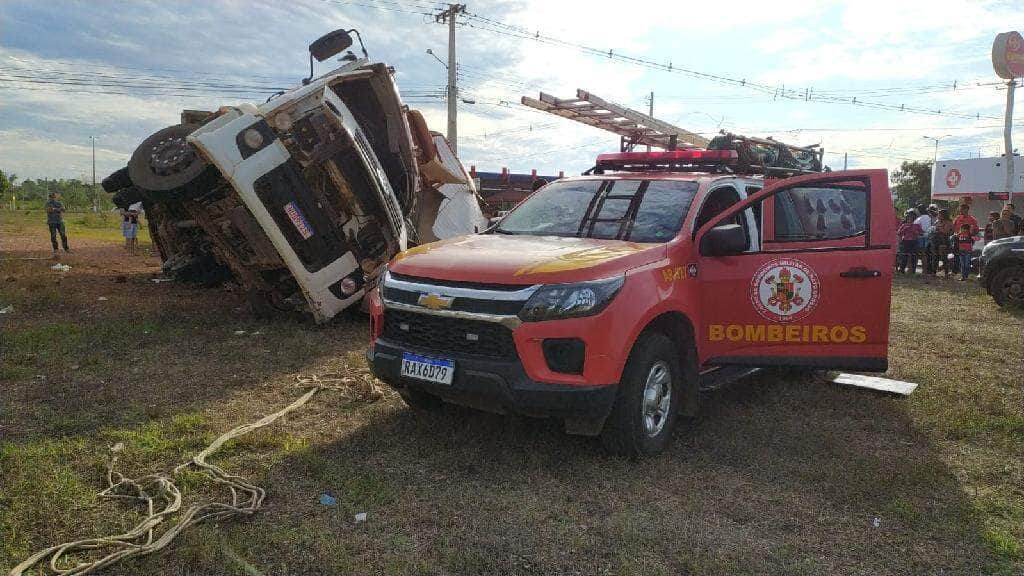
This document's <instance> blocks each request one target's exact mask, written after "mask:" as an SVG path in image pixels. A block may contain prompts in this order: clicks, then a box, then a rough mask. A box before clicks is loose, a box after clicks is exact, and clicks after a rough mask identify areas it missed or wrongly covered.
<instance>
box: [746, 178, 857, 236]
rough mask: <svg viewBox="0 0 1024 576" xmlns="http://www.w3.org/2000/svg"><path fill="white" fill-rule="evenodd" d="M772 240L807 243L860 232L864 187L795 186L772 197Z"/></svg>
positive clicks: (854, 234) (855, 234)
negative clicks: (773, 226) (773, 227)
mask: <svg viewBox="0 0 1024 576" xmlns="http://www.w3.org/2000/svg"><path fill="white" fill-rule="evenodd" d="M773 208H774V210H773V212H774V219H773V220H774V222H773V223H774V225H775V229H774V237H773V238H770V239H769V238H766V240H770V241H774V242H807V241H813V240H832V239H838V238H848V237H851V236H858V235H863V234H865V233H866V231H867V221H868V217H867V215H868V194H867V190H865V189H863V188H852V187H850V188H847V187H839V186H837V187H834V188H832V187H828V188H824V187H822V188H816V187H797V188H790V189H788V190H783V191H782V192H779V193H778V194H776V195H775V197H774V206H773Z"/></svg>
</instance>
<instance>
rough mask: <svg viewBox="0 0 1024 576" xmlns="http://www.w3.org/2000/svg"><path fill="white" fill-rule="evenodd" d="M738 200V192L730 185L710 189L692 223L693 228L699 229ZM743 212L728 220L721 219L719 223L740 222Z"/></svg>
mask: <svg viewBox="0 0 1024 576" xmlns="http://www.w3.org/2000/svg"><path fill="white" fill-rule="evenodd" d="M739 201H740V194H739V192H737V191H736V189H735V188H733V187H732V186H723V187H722V188H718V189H715V190H712V191H711V193H710V194H708V195H707V198H705V200H704V204H703V205H702V206H701V207H700V214H698V215H697V221H696V222H695V223H694V225H693V229H694V230H700V229H701V226H704V225H705V224H707V223H708V222H710V221H711V219H712V218H714V217H715V216H718V215H719V214H721V213H722V212H724V211H725V209H726V208H728V207H730V206H732V205H733V204H735V203H737V202H739ZM742 223H743V213H742V212H740V213H737V214H736V215H735V216H733V217H732V218H731V219H730V220H727V221H726V220H723V221H721V222H719V224H742Z"/></svg>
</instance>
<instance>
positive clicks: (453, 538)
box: [0, 248, 1024, 576]
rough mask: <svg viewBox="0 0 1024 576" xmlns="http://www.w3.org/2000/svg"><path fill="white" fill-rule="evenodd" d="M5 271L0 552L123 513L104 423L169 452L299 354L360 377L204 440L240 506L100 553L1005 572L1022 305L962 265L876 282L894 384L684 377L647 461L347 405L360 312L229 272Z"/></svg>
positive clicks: (119, 518)
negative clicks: (104, 496)
mask: <svg viewBox="0 0 1024 576" xmlns="http://www.w3.org/2000/svg"><path fill="white" fill-rule="evenodd" d="M112 250H116V248H112ZM7 270H12V269H11V268H5V271H7ZM13 270H14V272H13V273H14V274H15V275H16V276H18V279H17V281H16V282H13V283H3V282H0V302H14V303H15V306H16V310H18V314H15V315H13V316H10V317H0V322H2V323H4V324H0V339H2V340H0V343H2V348H0V355H2V356H0V359H2V362H0V390H2V391H3V394H4V397H3V401H2V402H0V573H2V572H4V571H6V570H8V569H9V568H10V567H12V566H13V565H14V564H16V563H17V562H18V561H20V560H21V559H23V558H25V557H26V556H27V555H28V554H30V553H31V552H32V551H34V550H37V549H39V548H42V547H45V546H49V545H52V544H54V543H57V542H60V541H65V540H69V539H77V538H82V537H86V536H98V535H102V534H105V533H111V532H114V531H120V530H123V529H124V528H126V527H129V526H131V525H132V524H133V523H134V522H135V521H137V520H138V518H139V513H140V510H139V509H138V508H137V507H135V506H132V505H130V504H127V503H111V502H102V501H97V500H96V498H95V493H96V492H98V491H99V490H101V489H102V488H103V487H104V485H105V467H106V463H107V459H108V457H109V455H110V451H109V448H110V446H112V445H114V444H116V443H118V442H121V443H123V444H124V451H123V452H122V453H121V456H120V460H119V462H118V465H117V470H118V471H120V472H122V473H125V474H128V475H133V476H136V475H141V474H146V473H153V472H167V471H169V470H170V469H172V468H173V467H174V466H175V465H176V464H178V463H181V462H184V461H186V460H187V459H188V458H189V457H190V456H191V455H193V454H195V453H196V452H197V451H198V450H200V449H202V448H203V447H204V446H205V445H206V444H207V443H208V442H210V441H211V440H212V439H213V438H215V437H216V436H218V435H219V434H221V433H223V432H224V431H226V430H228V429H230V428H232V427H234V426H237V425H240V424H244V423H248V422H251V421H254V420H256V419H257V418H259V417H261V416H262V415H264V414H267V413H269V412H272V411H275V410H277V409H279V408H281V407H283V406H285V405H286V404H288V403H289V402H291V401H292V400H293V399H294V398H296V397H297V396H298V395H299V394H300V393H301V391H302V388H301V387H298V386H297V385H296V376H297V375H308V374H332V373H343V374H350V375H355V376H357V377H358V378H357V379H356V381H355V382H353V383H351V384H349V385H341V386H340V388H339V390H332V391H325V392H322V393H321V394H320V395H318V396H317V397H315V398H314V399H313V400H312V401H311V402H310V404H308V405H307V406H306V407H304V408H302V409H300V410H299V411H297V412H295V413H292V414H291V415H289V416H287V417H285V418H283V419H282V420H280V421H279V422H277V423H275V424H274V425H272V426H270V427H267V428H264V429H261V430H259V431H257V432H254V433H253V434H251V435H249V436H245V437H242V438H239V439H236V440H233V441H231V442H229V443H228V444H227V445H225V447H224V448H223V450H222V451H221V452H220V453H218V454H217V455H215V456H214V457H213V459H212V462H214V463H215V464H217V465H220V466H223V467H224V468H225V469H226V470H228V471H230V472H233V473H238V474H242V475H245V476H246V477H248V478H250V479H251V480H252V481H254V482H255V483H257V484H259V485H261V486H263V487H265V488H266V489H267V492H268V496H267V500H266V506H265V508H264V509H263V510H262V511H261V512H260V513H259V514H258V515H256V516H255V517H253V518H244V519H238V520H231V521H223V522H219V523H217V524H216V525H214V524H207V525H201V526H199V527H196V528H195V529H193V530H190V531H188V532H186V533H184V534H182V536H181V537H180V539H179V540H178V541H177V542H175V543H174V544H173V545H172V546H170V547H169V548H168V549H167V550H166V551H164V552H162V553H160V554H158V555H156V556H154V557H150V558H145V559H141V560H136V561H131V562H126V563H123V564H120V565H117V566H113V567H111V568H110V569H108V571H107V572H106V573H108V574H124V575H128V574H143V573H145V574H156V575H158V576H160V575H167V576H169V575H172V574H186V573H192V574H214V573H215V574H247V573H251V572H247V566H251V567H252V568H255V569H256V570H258V571H260V572H261V573H264V574H307V573H324V574H327V573H330V574H347V573H358V574H363V573H367V574H395V575H398V574H416V573H423V574H445V573H447V574H556V573H557V574H701V575H704V574H709V575H734V574H750V575H755V574H756V575H759V574H780V575H782V574H785V575H819V574H907V575H917V574H938V573H943V574H986V575H988V574H995V575H1007V576H1009V575H1013V574H1020V573H1021V572H1022V571H1024V554H1022V548H1024V493H1022V492H1021V485H1022V481H1021V470H1022V469H1024V451H1022V450H1021V446H1022V441H1024V438H1022V429H1024V422H1022V420H1021V417H1022V413H1021V406H1024V390H1022V388H1024V387H1022V386H1021V384H1024V382H1022V381H1021V376H1020V374H1021V373H1020V367H1021V366H1022V365H1024V340H1022V338H1024V336H1022V334H1024V316H1022V315H1021V314H1019V313H1010V312H1006V311H1003V310H1000V309H998V308H997V307H995V306H994V304H993V303H992V302H991V299H990V298H988V297H987V296H986V295H985V294H983V293H982V292H981V291H980V290H979V289H978V287H977V286H975V285H972V284H967V285H965V284H960V283H953V282H950V283H944V282H941V281H939V282H928V281H923V280H920V279H917V278H905V279H900V280H899V281H898V282H897V284H896V286H895V287H894V301H893V324H892V344H891V351H890V361H891V370H890V376H892V377H894V378H900V379H906V380H909V381H913V382H916V383H918V384H919V387H918V389H917V391H916V392H915V393H914V394H913V395H912V396H910V397H909V398H894V397H890V396H885V395H880V394H874V393H870V392H866V391H862V390H854V389H849V388H844V387H840V386H835V385H832V384H828V383H826V382H822V381H819V380H814V379H807V378H790V377H782V376H768V375H765V376H759V377H755V378H751V379H748V380H746V381H743V382H739V383H736V384H734V385H731V386H728V387H725V388H723V389H721V390H718V391H716V392H713V393H710V394H707V395H705V397H704V399H703V407H702V413H701V415H700V416H699V417H698V418H697V419H696V420H695V421H693V422H690V423H688V424H687V425H686V426H684V427H683V428H682V429H680V430H679V433H678V435H677V437H676V438H675V440H674V442H673V443H672V444H671V446H670V447H669V449H668V451H667V452H666V453H665V454H664V455H663V456H661V457H659V458H653V459H648V460H644V461H640V462H629V461H625V460H621V459H617V458H611V457H608V456H606V455H605V454H604V453H603V452H602V451H601V450H600V448H599V446H598V445H597V443H595V442H593V441H591V440H587V439H581V438H576V437H568V436H566V435H564V434H563V433H562V431H561V429H560V426H559V425H558V424H557V423H554V422H547V421H535V420H530V419H521V418H507V417H501V416H496V415H489V414H482V413H476V412H473V411H470V410H462V409H449V410H446V411H444V412H443V413H441V414H438V415H424V414H418V413H414V412H412V411H410V410H408V409H406V408H405V407H404V406H403V405H402V404H401V402H400V401H399V400H398V399H397V398H396V397H395V395H394V394H393V393H390V392H388V393H386V395H385V397H384V399H382V400H379V401H376V402H371V401H368V397H369V396H368V395H367V394H366V390H365V389H364V386H365V381H364V380H362V378H361V377H362V376H365V374H366V367H365V363H364V361H363V360H362V358H361V355H362V348H363V342H364V340H365V333H366V324H365V321H364V320H360V319H358V318H354V319H353V318H346V319H341V320H339V321H336V322H333V323H331V324H329V325H327V326H321V327H316V326H312V325H309V324H305V323H301V322H293V321H286V320H275V321H257V320H255V319H253V318H251V317H250V316H249V315H248V313H247V312H246V311H245V310H244V302H243V300H242V298H241V296H240V295H238V294H235V293H234V292H230V291H224V290H197V289H191V288H189V287H186V286H179V285H176V284H161V285H154V284H152V283H150V282H146V281H144V279H143V281H136V279H135V278H129V279H128V282H126V283H117V284H115V283H112V282H110V280H109V279H107V278H103V277H98V276H95V277H94V276H91V275H90V274H92V272H90V269H89V268H88V267H82V268H81V269H80V271H74V270H73V271H72V273H70V274H68V275H66V276H65V277H64V279H63V281H62V283H61V284H60V289H59V290H57V291H54V292H48V290H47V286H49V285H51V284H52V282H53V280H52V277H51V276H50V275H49V274H48V272H47V271H46V269H45V268H41V267H40V268H38V269H37V268H34V267H33V266H32V265H31V263H28V264H20V265H19V267H18V268H16V269H13ZM98 291H102V293H103V294H104V295H106V296H109V297H110V300H109V302H106V303H104V304H103V305H98V304H97V303H96V298H95V295H96V294H97V293H100V292H98ZM235 330H245V331H246V334H245V335H242V336H236V335H234V331H235ZM257 331H259V332H261V334H260V335H253V333H254V332H257ZM73 366H77V368H72V367H73ZM178 485H179V487H181V488H182V490H183V492H184V494H185V498H186V501H187V502H196V501H200V500H205V499H208V498H212V497H224V496H225V493H224V491H223V489H222V488H221V487H219V486H217V485H215V484H213V483H211V482H210V481H209V480H208V479H207V478H206V477H205V476H203V475H201V474H198V473H196V472H193V471H187V472H185V473H183V474H182V475H181V476H180V477H179V478H178ZM323 493H328V494H331V495H333V496H334V497H335V498H337V504H336V505H335V506H322V505H321V504H320V503H319V502H318V498H319V496H320V494H323ZM359 512H366V513H368V520H367V521H366V522H364V523H359V524H357V523H355V522H354V520H353V516H354V514H356V513H359ZM875 518H878V519H879V523H878V527H875V526H874V519H875Z"/></svg>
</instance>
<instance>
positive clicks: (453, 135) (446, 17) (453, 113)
mask: <svg viewBox="0 0 1024 576" xmlns="http://www.w3.org/2000/svg"><path fill="white" fill-rule="evenodd" d="M460 13H462V14H465V13H466V5H465V4H449V5H448V9H447V10H444V11H442V12H441V13H439V14H437V15H435V16H434V20H435V21H436V22H439V23H443V22H447V23H448V143H449V144H451V147H452V152H455V153H456V154H458V143H457V140H458V137H459V129H458V120H457V114H458V93H459V90H458V87H457V85H456V75H455V73H456V65H455V16H456V15H457V14H460Z"/></svg>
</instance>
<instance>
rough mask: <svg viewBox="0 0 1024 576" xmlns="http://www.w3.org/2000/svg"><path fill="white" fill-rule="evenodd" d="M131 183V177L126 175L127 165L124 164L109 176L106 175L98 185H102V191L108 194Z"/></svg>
mask: <svg viewBox="0 0 1024 576" xmlns="http://www.w3.org/2000/svg"><path fill="white" fill-rule="evenodd" d="M131 185H132V179H131V178H130V177H129V176H128V167H127V166H125V167H124V168H121V169H120V170H117V171H116V172H114V173H113V174H111V175H110V176H107V177H106V178H104V179H103V181H102V182H100V186H102V187H103V191H104V192H107V193H108V194H113V193H114V192H117V191H118V190H121V189H122V188H127V187H129V186H131Z"/></svg>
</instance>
